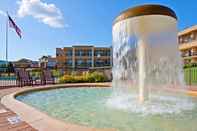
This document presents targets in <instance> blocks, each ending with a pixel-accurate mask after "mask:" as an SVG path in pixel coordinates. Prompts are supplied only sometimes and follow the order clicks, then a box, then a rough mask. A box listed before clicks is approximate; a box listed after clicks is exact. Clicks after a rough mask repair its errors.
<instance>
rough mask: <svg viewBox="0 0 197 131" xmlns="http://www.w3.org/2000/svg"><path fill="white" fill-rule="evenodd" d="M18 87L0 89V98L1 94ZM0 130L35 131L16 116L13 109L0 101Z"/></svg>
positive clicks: (3, 94) (6, 93)
mask: <svg viewBox="0 0 197 131" xmlns="http://www.w3.org/2000/svg"><path fill="white" fill-rule="evenodd" d="M17 90H20V88H8V89H0V100H1V98H2V97H3V96H5V95H8V94H10V93H13V92H15V91H17ZM0 131H37V130H35V129H34V128H32V127H31V126H30V125H29V124H27V123H26V122H24V121H21V119H20V118H19V117H18V115H17V114H15V113H14V112H13V111H11V110H9V109H7V108H6V107H5V106H4V105H2V104H1V103H0Z"/></svg>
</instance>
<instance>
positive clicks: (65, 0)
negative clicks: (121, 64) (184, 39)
mask: <svg viewBox="0 0 197 131" xmlns="http://www.w3.org/2000/svg"><path fill="white" fill-rule="evenodd" d="M142 4H162V5H166V6H168V7H170V8H171V9H173V10H174V11H175V12H176V14H177V16H178V29H179V30H183V29H185V28H187V27H190V26H193V25H196V24H197V13H195V12H196V11H197V1H196V0H187V1H185V0H0V60H5V31H6V26H5V25H6V19H7V17H6V16H5V12H6V11H8V12H9V14H10V16H11V17H12V18H13V19H14V21H15V22H16V24H17V25H18V26H19V27H20V29H21V30H22V39H20V38H19V37H18V36H17V34H16V33H15V31H14V30H13V29H11V28H10V29H9V33H8V43H9V46H8V50H9V54H8V58H9V60H10V61H14V60H19V59H21V58H28V59H32V60H38V58H40V57H41V56H43V55H51V56H55V49H56V48H62V47H67V46H72V45H94V46H99V47H100V46H106V47H108V46H111V45H112V23H113V21H114V19H115V18H116V17H117V16H118V15H119V14H120V13H121V12H122V11H124V10H126V9H128V8H130V7H134V6H136V5H142Z"/></svg>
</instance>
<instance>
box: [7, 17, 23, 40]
mask: <svg viewBox="0 0 197 131" xmlns="http://www.w3.org/2000/svg"><path fill="white" fill-rule="evenodd" d="M8 20H9V26H10V27H11V28H13V29H15V31H16V33H17V35H18V36H19V37H20V38H21V37H22V32H21V30H20V28H19V27H18V26H17V25H16V24H15V22H14V21H13V20H12V18H11V17H10V16H9V15H8Z"/></svg>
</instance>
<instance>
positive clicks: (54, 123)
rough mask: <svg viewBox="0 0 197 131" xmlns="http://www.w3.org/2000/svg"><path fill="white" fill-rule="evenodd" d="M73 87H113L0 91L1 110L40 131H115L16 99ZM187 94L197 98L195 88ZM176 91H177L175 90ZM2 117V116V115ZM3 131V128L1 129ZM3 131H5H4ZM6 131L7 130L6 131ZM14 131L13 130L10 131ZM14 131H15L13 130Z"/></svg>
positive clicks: (106, 84)
mask: <svg viewBox="0 0 197 131" xmlns="http://www.w3.org/2000/svg"><path fill="white" fill-rule="evenodd" d="M71 87H111V83H79V84H59V85H47V86H40V87H37V86H35V87H23V88H18V87H16V88H9V89H2V90H0V98H1V103H2V104H3V105H1V104H0V108H1V106H2V107H4V106H5V107H6V108H7V109H8V110H10V111H12V112H14V113H15V114H17V115H18V116H19V117H20V118H21V119H22V121H24V122H26V123H27V124H28V125H29V126H30V127H33V128H34V129H35V130H39V131H115V129H96V128H90V127H85V126H80V125H75V124H72V123H65V122H63V121H61V120H58V119H55V118H52V117H50V116H48V115H47V114H46V113H44V112H41V111H39V110H37V109H35V108H34V107H31V106H28V105H26V104H25V103H22V102H20V101H18V100H16V99H15V97H16V96H17V95H20V94H23V93H27V92H32V91H39V90H49V89H56V88H71ZM188 89H189V91H186V93H187V94H189V95H192V96H197V90H195V88H191V89H190V88H188ZM175 90H176V89H175ZM0 117H1V114H0ZM0 130H1V127H0ZM2 131H3V130H2ZM5 131H6V130H5ZM10 131H12V130H10ZM13 131H14V130H13ZM32 131H33V129H32Z"/></svg>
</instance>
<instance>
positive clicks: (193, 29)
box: [178, 25, 197, 36]
mask: <svg viewBox="0 0 197 131" xmlns="http://www.w3.org/2000/svg"><path fill="white" fill-rule="evenodd" d="M195 30H197V25H194V26H192V27H189V28H186V29H184V30H182V31H180V32H179V33H178V35H179V36H181V35H185V34H188V33H190V32H192V31H195Z"/></svg>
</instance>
